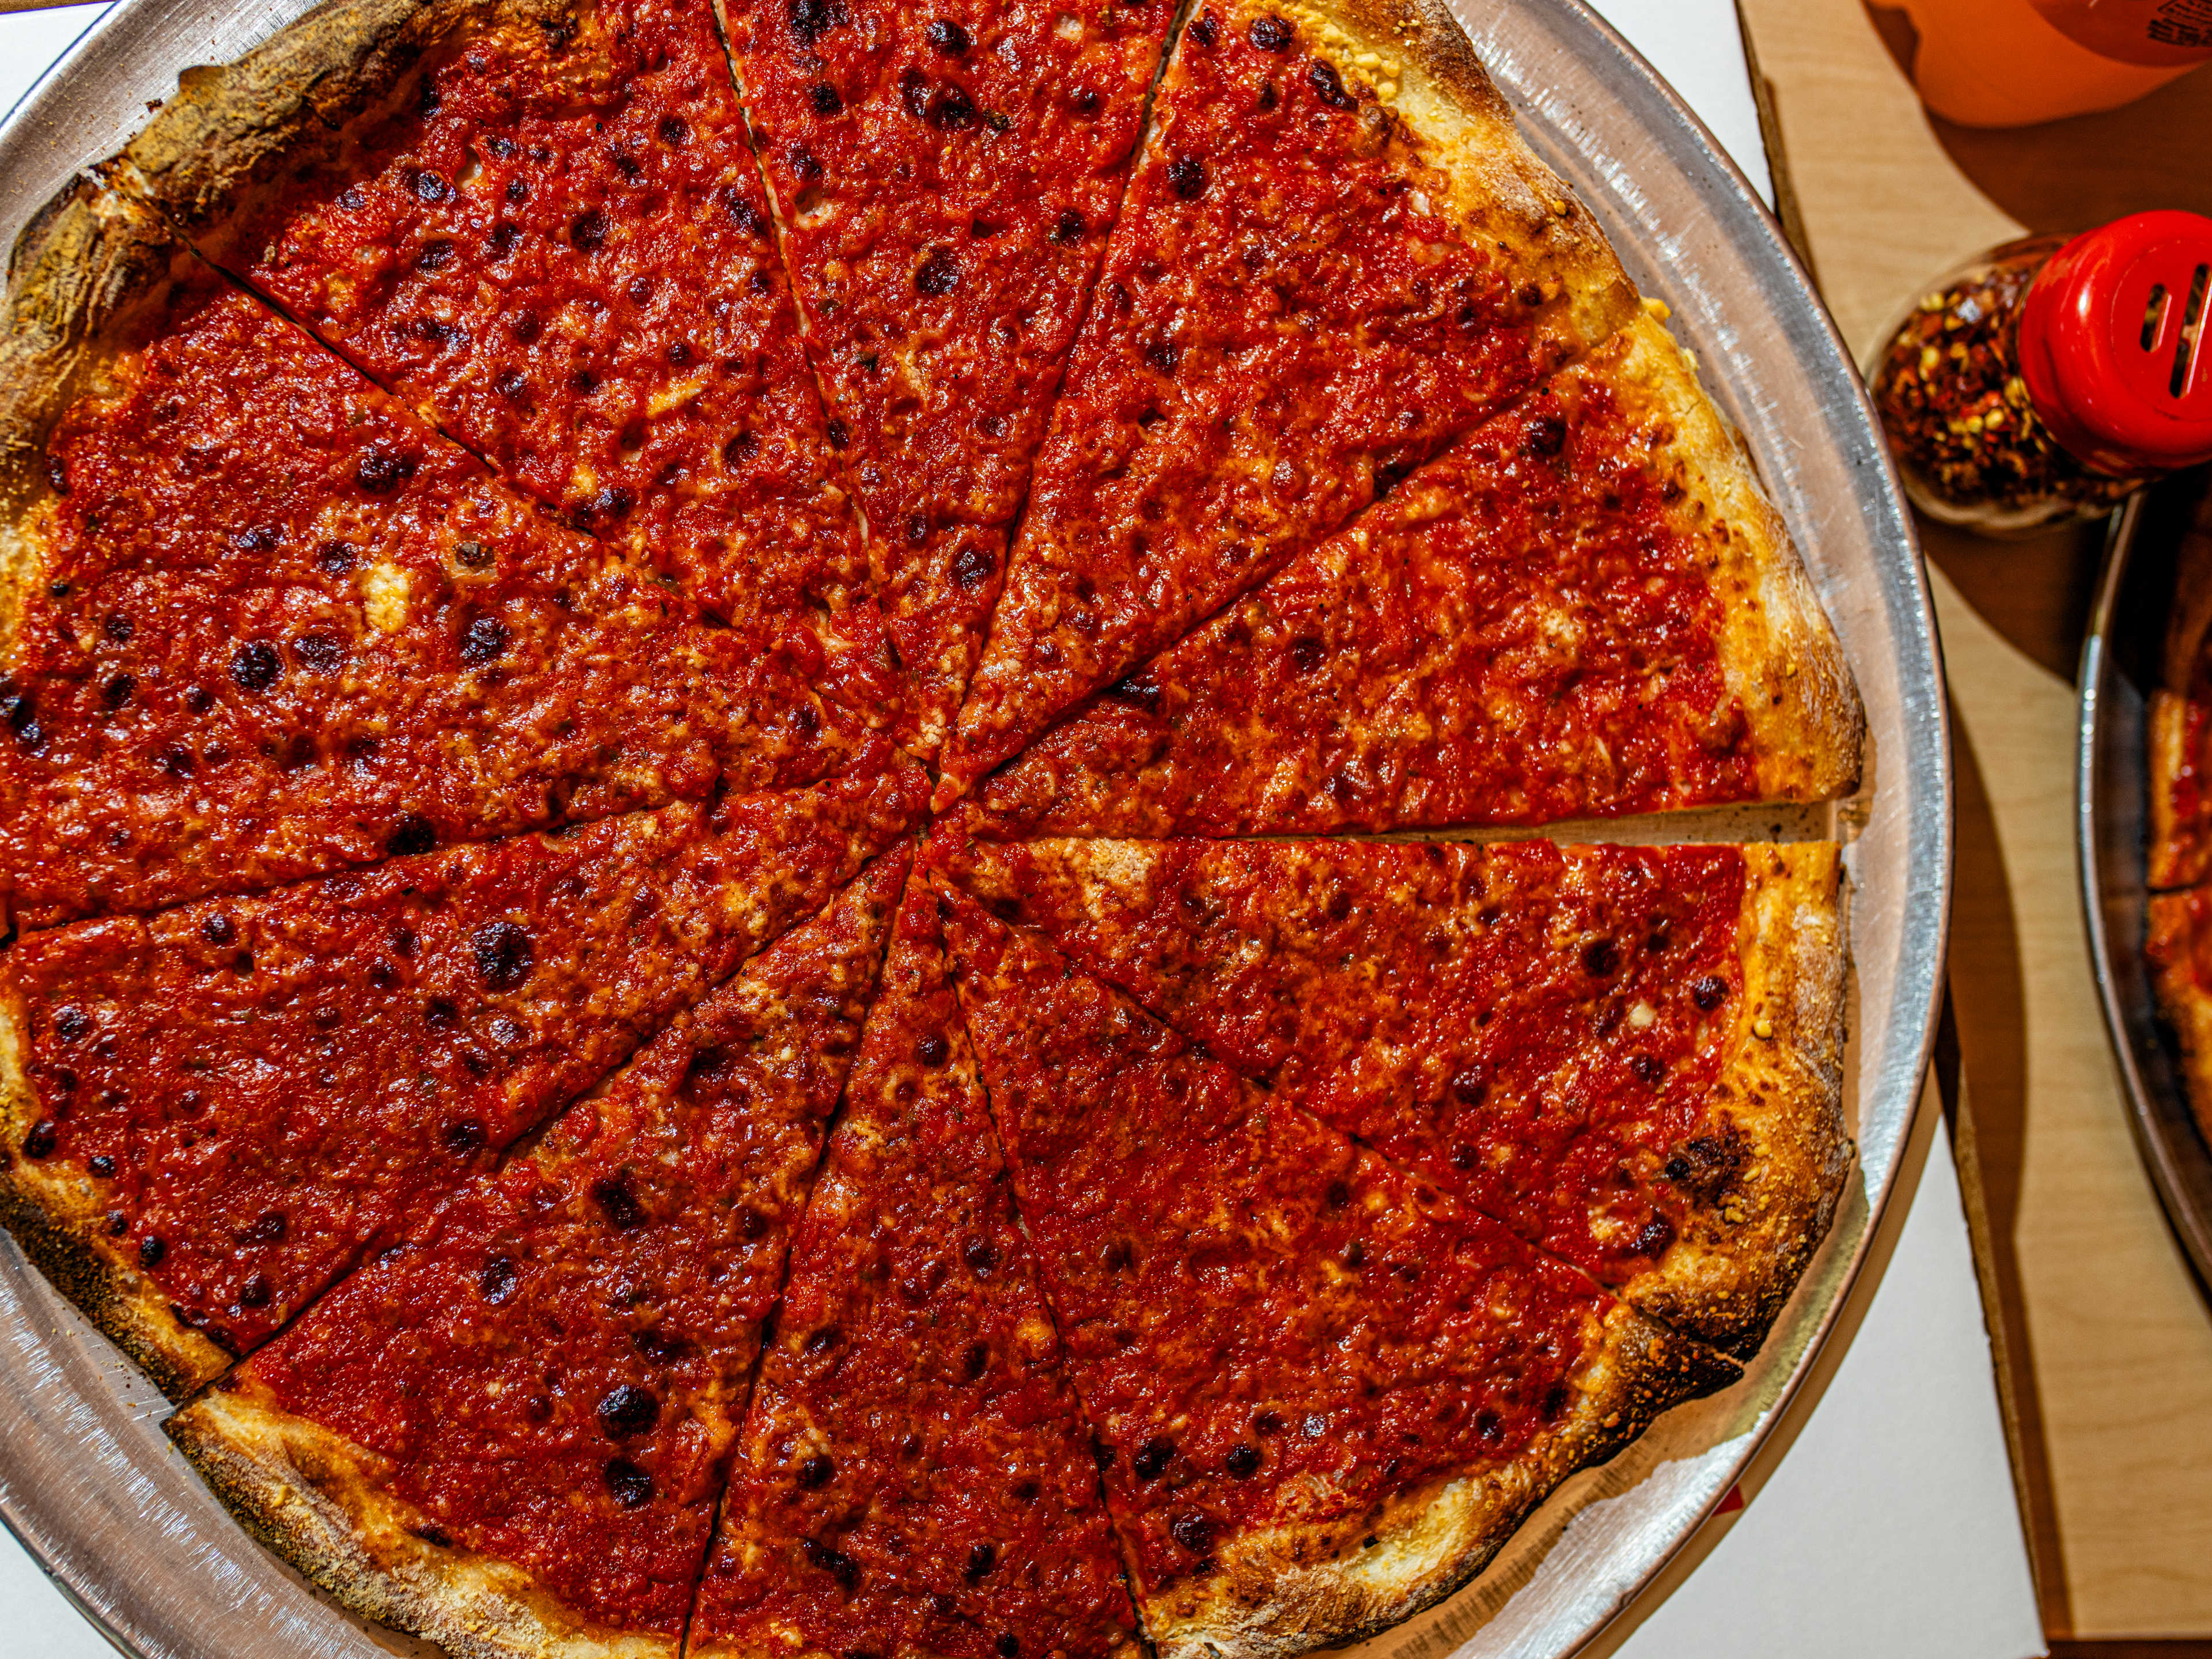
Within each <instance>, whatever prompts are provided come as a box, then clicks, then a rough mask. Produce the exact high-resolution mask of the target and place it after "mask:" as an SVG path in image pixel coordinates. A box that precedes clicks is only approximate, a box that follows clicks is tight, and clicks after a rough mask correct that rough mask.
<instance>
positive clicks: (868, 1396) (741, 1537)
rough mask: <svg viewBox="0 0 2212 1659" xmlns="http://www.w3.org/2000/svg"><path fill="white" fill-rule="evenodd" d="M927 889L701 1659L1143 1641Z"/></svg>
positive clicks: (1075, 1650) (882, 1025) (797, 1270)
mask: <svg viewBox="0 0 2212 1659" xmlns="http://www.w3.org/2000/svg"><path fill="white" fill-rule="evenodd" d="M939 902H940V901H939V897H938V896H937V895H936V894H935V893H933V892H932V891H930V890H927V888H926V887H925V886H924V885H923V884H921V882H915V884H913V885H912V886H911V887H910V888H909V889H908V895H907V898H906V902H905V903H904V905H903V906H902V908H901V910H900V914H899V920H898V926H897V931H896V934H895V936H894V939H893V943H892V945H891V954H890V960H889V962H888V963H886V964H885V966H884V989H883V992H882V994H881V995H880V998H879V1000H878V1002H877V1004H876V1006H875V1007H874V1008H873V1009H872V1011H871V1012H870V1013H869V1016H868V1025H867V1030H866V1036H865V1037H864V1038H863V1041H862V1046H861V1051H860V1061H859V1063H858V1065H857V1066H855V1067H854V1073H853V1079H852V1083H851V1085H850V1087H849V1089H848V1091H847V1098H846V1103H845V1106H844V1109H843V1112H842V1115H841V1116H840V1118H839V1120H838V1127H837V1129H836V1133H835V1134H834V1135H833V1136H832V1137H831V1139H830V1146H829V1156H828V1158H827V1161H826V1163H825V1165H824V1168H823V1173H822V1175H821V1176H820V1178H819V1179H818V1180H817V1182H816V1183H815V1188H814V1194H813V1197H812V1198H811V1200H810V1201H809V1204H808V1206H807V1212H806V1218H805V1222H804V1223H803V1224H802V1225H801V1226H800V1228H799V1236H798V1238H797V1240H796V1241H795V1243H793V1248H792V1260H791V1273H790V1278H789V1280H788V1282H787V1284H786V1285H785V1287H784V1291H783V1301H782V1305H781V1311H780V1313H779V1315H778V1322H777V1329H776V1334H775V1340H774V1341H773V1342H772V1343H771V1344H770V1346H769V1349H768V1352H767V1353H766V1356H765V1357H764V1358H763V1363H762V1367H761V1374H760V1381H759V1383H758V1384H757V1386H756V1388H755V1389H754V1393H753V1401H752V1407H751V1410H750V1413H749V1414H748V1416H747V1419H746V1424H745V1430H744V1436H743V1437H742V1439H741V1441H740V1449H739V1453H738V1469H737V1474H735V1476H734V1477H733V1478H732V1482H731V1486H730V1494H729V1497H728V1498H727V1499H726V1502H725V1504H724V1505H723V1516H722V1524H721V1534H720V1541H719V1542H718V1544H717V1545H716V1547H715V1549H714V1553H713V1555H712V1556H711V1557H710V1558H709V1566H708V1575H707V1579H706V1583H705V1585H704V1587H703V1589H702V1591H701V1594H700V1598H699V1604H698V1607H697V1610H696V1612H695V1613H694V1614H693V1615H692V1620H691V1631H690V1644H689V1648H688V1651H689V1653H690V1654H691V1655H692V1656H696V1659H769V1656H779V1655H787V1656H800V1655H831V1656H834V1655H844V1654H854V1653H871V1654H891V1655H918V1654H926V1655H935V1656H939V1659H1007V1656H1009V1655H1011V1656H1013V1659H1021V1656H1024V1655H1026V1656H1030V1659H1049V1656H1054V1655H1058V1656H1061V1659H1109V1656H1117V1655H1120V1656H1126V1655H1132V1654H1133V1653H1134V1652H1135V1642H1134V1638H1133V1634H1132V1624H1133V1619H1132V1614H1131V1611H1130V1607H1129V1599H1128V1595H1127V1590H1126V1589H1124V1587H1123V1582H1122V1570H1121V1558H1120V1556H1119V1553H1117V1551H1116V1549H1115V1543H1114V1540H1113V1537H1112V1534H1111V1533H1110V1532H1109V1528H1108V1524H1107V1521H1106V1516H1105V1510H1104V1509H1103V1505H1102V1504H1101V1503H1100V1499H1099V1494H1098V1471H1097V1465H1096V1463H1095V1462H1094V1461H1093V1458H1092V1454H1091V1440H1090V1437H1089V1436H1088V1435H1087V1434H1086V1433H1085V1432H1084V1430H1083V1426H1082V1418H1081V1413H1080V1412H1079V1409H1078V1407H1077V1406H1076V1404H1075V1401H1074V1400H1073V1396H1072V1395H1070V1393H1069V1391H1068V1385H1067V1382H1066V1375H1065V1371H1064V1370H1063V1360H1062V1356H1061V1353H1060V1343H1059V1340H1058V1338H1057V1336H1056V1335H1055V1334H1054V1328H1053V1324H1052V1319H1051V1316H1050V1314H1049V1312H1048V1310H1047V1309H1046V1307H1045V1304H1044V1303H1043V1302H1042V1299H1041V1298H1040V1296H1039V1292H1038V1288H1037V1284H1036V1276H1035V1275H1036V1269H1035V1267H1034V1264H1033V1262H1032V1261H1031V1259H1030V1248H1029V1245H1028V1243H1027V1241H1026V1239H1025V1238H1024V1236H1023V1233H1022V1231H1021V1228H1020V1226H1019V1225H1018V1222H1017V1221H1016V1219H1015V1214H1014V1209H1013V1206H1012V1201H1011V1198H1010V1194H1009V1193H1008V1191H1007V1187H1006V1172H1005V1169H1004V1166H1003V1164H1001V1162H1000V1157H999V1152H998V1147H997V1141H996V1139H995V1137H994V1133H993V1131H992V1127H991V1121H990V1114H989V1109H988V1106H987V1103H986V1101H985V1099H984V1097H983V1091H982V1087H981V1084H980V1082H979V1081H978V1079H977V1078H976V1074H975V1055H974V1054H973V1052H972V1050H971V1049H970V1048H969V1043H968V1041H967V1037H966V1035H965V1033H964V1031H963V1028H962V1025H961V1020H960V1014H959V1010H958V1008H957V1005H956V1003H955V999H954V994H953V988H952V984H951V979H950V977H949V976H948V975H947V972H946V965H945V957H944V954H943V943H942V940H941V939H940V937H939V917H938V908H939Z"/></svg>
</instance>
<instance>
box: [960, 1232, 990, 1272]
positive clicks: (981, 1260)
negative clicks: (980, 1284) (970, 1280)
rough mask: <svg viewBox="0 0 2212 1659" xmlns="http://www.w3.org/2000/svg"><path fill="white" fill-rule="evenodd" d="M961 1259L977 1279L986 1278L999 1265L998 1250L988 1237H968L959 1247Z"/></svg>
mask: <svg viewBox="0 0 2212 1659" xmlns="http://www.w3.org/2000/svg"><path fill="white" fill-rule="evenodd" d="M960 1255H961V1259H962V1260H963V1261H965V1262H967V1264H968V1271H969V1273H973V1274H975V1277H976V1278H978V1279H988V1278H989V1277H990V1276H991V1274H992V1273H994V1271H995V1270H996V1269H997V1267H998V1265H999V1251H998V1248H997V1246H995V1245H994V1244H993V1243H991V1241H990V1240H989V1239H987V1238H981V1237H976V1238H970V1239H969V1240H968V1241H967V1243H964V1244H963V1245H962V1246H961V1247H960Z"/></svg>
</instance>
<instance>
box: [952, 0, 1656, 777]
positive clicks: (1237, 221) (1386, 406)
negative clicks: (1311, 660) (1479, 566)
mask: <svg viewBox="0 0 2212 1659" xmlns="http://www.w3.org/2000/svg"><path fill="white" fill-rule="evenodd" d="M1635 305H1636V299H1635V295H1634V292H1633V290H1632V288H1631V287H1630V285H1629V283H1628V281H1627V279H1626V277H1625V276H1623V275H1622V273H1621V270H1620V265H1619V264H1618V263H1617V262H1616V261H1615V259H1614V258H1613V252H1612V251H1611V249H1610V248H1609V247H1608V246H1607V244H1606V241H1605V239H1604V237H1603V235H1602V234H1601V233H1600V232H1599V231H1598V229H1597V228H1596V226H1595V223H1594V222H1592V220H1591V218H1590V216H1589V213H1588V211H1587V210H1585V209H1583V207H1582V206H1581V205H1580V204H1578V203H1577V202H1576V201H1575V199H1574V197H1573V194H1572V192H1571V191H1570V190H1569V189H1568V188H1567V186H1566V185H1565V184H1563V183H1561V182H1560V181H1559V179H1557V178H1555V177H1554V176H1553V174H1552V173H1549V172H1548V171H1547V170H1546V169H1545V168H1544V167H1542V166H1541V164H1540V163H1538V161H1536V160H1535V158H1534V155H1531V154H1530V152H1529V151H1528V149H1527V147H1526V146H1525V145H1524V144H1523V143H1522V142H1521V139H1520V137H1519V136H1518V135H1517V134H1516V132H1515V131H1514V128H1513V122H1512V117H1511V114H1510V112H1509V111H1508V110H1507V108H1506V106H1505V104H1504V100H1502V99H1501V98H1500V97H1499V96H1498V93H1497V91H1496V89H1495V88H1493V87H1492V85H1491V83H1490V81H1489V78H1488V77H1487V76H1486V75H1485V73H1484V72H1483V70H1482V66H1481V65H1480V64H1479V63H1478V62H1477V61H1476V59H1475V57H1474V52H1473V50H1472V49H1471V48H1470V47H1469V46H1468V43H1467V40H1466V37H1465V36H1464V35H1463V34H1462V33H1461V32H1460V28H1459V25H1458V24H1457V23H1456V22H1455V21H1454V20H1453V18H1452V16H1451V15H1450V13H1449V9H1447V8H1446V7H1445V5H1444V4H1443V0H1389V3H1388V4H1385V5H1381V6H1376V7H1372V8H1364V7H1350V8H1346V7H1335V6H1330V5H1326V4H1311V5H1301V4H1285V5H1283V6H1280V7H1273V6H1271V5H1270V4H1267V3H1264V0H1206V3H1204V4H1201V5H1200V7H1199V8H1198V9H1196V10H1195V11H1194V13H1193V15H1192V16H1191V18H1190V21H1189V22H1188V26H1187V27H1185V28H1184V30H1183V32H1182V35H1181V37H1180V38H1179V40H1178V41H1177V43H1176V47H1175V50H1174V53H1173V58H1172V61H1171V62H1170V65H1169V68H1168V71H1167V74H1166V76H1165V78H1164V82H1163V83H1162V85H1161V88H1160V90H1159V93H1158V97H1157V100H1156V101H1155V105H1154V108H1153V116H1152V131H1151V133H1150V136H1149V137H1148V138H1147V140H1146V147H1145V151H1144V154H1143V155H1142V157H1141V158H1140V160H1139V162H1138V164H1137V167H1136V170H1135V172H1134V173H1133V176H1132V178H1131V180H1130V183H1129V186H1128V191H1127V197H1126V200H1125V202H1124V204H1123V210H1122V213H1121V219H1120V221H1119V222H1118V223H1117V224H1116V226H1115V230H1114V234H1113V236H1112V237H1111V239H1110V240H1109V242H1108V244H1107V249H1106V254H1105V260H1104V264H1103V269H1102V270H1101V272H1100V276H1099V279H1098V284H1097V291H1096V293H1095V295H1094V297H1093V300H1092V303H1091V311H1090V314H1089V316H1088V318H1087V319H1086V320H1085V324H1084V328H1083V331H1082V333H1081V335H1080V336H1079V338H1078V340H1077V343H1076V345H1075V347H1074V349H1073V353H1072V355H1071V356H1070V358H1069V362H1068V369H1067V374H1066V383H1065V385H1064V386H1063V388H1062V391H1061V395H1060V402H1059V404H1057V406H1056V407H1055V409H1054V414H1053V421H1052V426H1051V429H1050V431H1049V433H1048V435H1047V437H1046V440H1045V443H1044V446H1043V447H1042V450H1041V451H1040V452H1039V454H1038V457H1037V460H1036V470H1035V476H1034V477H1033V479H1032V482H1031V487H1030V498H1029V504H1028V507H1027V508H1026V510H1025V512H1024V517H1023V521H1022V526H1021V531H1020V533H1019V535H1018V538H1017V540H1016V543H1015V545H1014V549H1013V552H1012V559H1011V563H1010V565H1009V568H1008V572H1007V576H1006V591H1005V592H1004V593H1003V594H1002V595H1001V596H1000V601H999V605H998V608H997V611H996V612H995V613H994V617H993V619H992V624H991V638H990V642H989V644H988V646H987V647H986V648H985V651H984V653H983V657H982V659H981V664H980V665H979V666H978V668H977V670H976V671H975V679H974V681H973V683H972V684H971V685H970V687H969V696H968V701H967V702H966V703H965V705H964V706H963V708H962V710H961V713H960V717H959V720H958V723H957V726H956V727H955V730H954V734H953V737H952V739H951V742H950V743H949V744H948V745H947V747H946V749H945V782H944V785H943V787H942V788H941V789H940V791H939V795H940V799H949V798H951V796H953V795H956V794H957V793H959V792H960V791H962V790H963V789H965V788H967V787H969V786H971V785H972V784H973V783H974V782H975V780H976V779H977V778H979V777H980V776H981V775H982V774H983V773H985V772H987V770H989V769H991V768H992V767H993V766H994V765H996V764H997V763H999V762H1000V761H1001V760H1003V759H1005V758H1006V757H1007V756H1008V755H1010V754H1012V752H1013V751H1014V750H1017V749H1018V748H1019V747H1020V746H1021V745H1022V744H1024V742H1025V741H1027V740H1028V739H1029V738H1031V737H1033V736H1034V735H1036V732H1039V731H1040V730H1042V728H1043V727H1044V726H1046V725H1047V724H1048V722H1049V721H1051V720H1053V719H1054V718H1055V717H1056V716H1058V715H1059V714H1061V713H1062V712H1063V711H1065V710H1066V709H1067V708H1069V707H1071V706H1072V705H1073V704H1074V703H1075V702H1078V701H1079V699H1081V698H1082V697H1084V696H1087V695H1088V694H1090V693H1091V692H1092V691H1095V690H1098V689H1099V688H1101V687H1102V686H1104V685H1106V684H1109V683H1111V682H1113V681H1115V680H1118V679H1120V678H1121V677H1122V675H1123V674H1124V673H1126V672H1127V671H1128V670H1129V669H1130V668H1132V667H1133V666H1135V665H1138V664H1139V663H1141V662H1143V661H1144V660H1145V659H1146V658H1148V657H1150V656H1152V655H1153V654H1154V653H1157V652H1158V651H1159V650H1161V649H1162V648H1164V647H1166V646H1168V645H1169V644H1170V643H1172V642H1173V641H1175V640H1176V639H1178V638H1180V637H1181V636H1182V635H1183V634H1184V633H1186V632H1187V631H1188V629H1190V628H1191V626H1192V625H1193V624H1194V623H1197V622H1199V621H1200V619H1202V618H1203V617H1206V616H1207V615H1209V614H1210V613H1211V612H1212V611H1214V610H1216V609H1218V607H1219V606H1220V605H1223V604H1224V603H1225V602H1226V601H1228V600H1229V599H1233V598H1234V597H1236V596H1237V594H1239V593H1241V592H1244V591H1245V590H1247V589H1249V588H1250V587H1253V586H1256V585H1257V584H1258V583H1260V582H1261V581H1264V580H1267V578H1268V577H1270V576H1272V575H1273V574H1275V572H1276V571H1277V570H1278V569H1279V568H1281V567H1282V565H1283V564H1284V563H1285V562H1286V561H1287V560H1288V559H1290V558H1291V556H1294V555H1296V554H1297V553H1298V552H1299V551H1301V550H1304V548H1306V547H1307V546H1310V544H1313V543H1314V542H1316V541H1318V540H1319V539H1321V538H1322V537H1325V536H1327V535H1329V534H1331V533H1333V532H1334V531H1336V530H1337V529H1338V528H1340V526H1342V525H1343V524H1344V523H1345V522H1346V520H1348V519H1350V518H1351V517H1352V514H1353V513H1357V512H1358V510H1359V509H1360V508H1362V507H1365V506H1366V505H1367V504H1368V503H1369V502H1370V501H1371V500H1373V499H1374V497H1375V496H1376V495H1377V494H1379V493H1384V492H1387V491H1388V489H1389V487H1390V485H1391V484H1392V483H1394V482H1395V480H1397V479H1398V478H1401V477H1403V476H1404V475H1405V474H1406V473H1407V472H1409V471H1412V470H1413V468H1414V467H1416V466H1418V465H1420V464H1421V463H1422V462H1424V461H1425V460H1427V459H1430V458H1431V456H1432V455H1434V454H1435V453H1437V451H1438V450H1440V449H1442V448H1443V447H1444V446H1445V445H1446V444H1447V443H1448V442H1449V441H1451V440H1452V439H1453V438H1455V437H1456V436H1458V435H1460V434H1461V433H1462V432H1465V431H1467V430H1468V428H1472V427H1474V426H1475V425H1477V424H1479V423H1480V422H1481V421H1482V420H1483V419H1485V418H1486V417H1487V416H1490V415H1492V414H1494V413H1496V412H1497V411H1498V410H1499V409H1500V408H1501V407H1503V406H1504V405H1505V404H1510V403H1511V402H1513V401H1514V400H1516V399H1517V398H1521V397H1522V396H1524V395H1526V394H1527V393H1528V392H1530V391H1532V390H1533V389H1534V388H1535V387H1536V386H1538V385H1540V384H1541V382H1542V380H1544V379H1545V377H1546V376H1547V374H1550V373H1551V372H1552V371H1553V369H1555V368H1558V367H1559V365H1560V364H1561V363H1562V362H1565V361H1567V360H1569V359H1571V358H1572V357H1575V356H1579V355H1580V354H1581V353H1583V352H1584V351H1586V350H1588V349H1590V348H1591V347H1593V346H1595V345H1598V344H1600V343H1602V342H1603V341H1604V340H1605V339H1606V338H1607V337H1609V336H1610V335H1611V334H1612V333H1613V331H1615V330H1616V329H1618V328H1619V327H1620V325H1622V324H1623V323H1625V322H1626V321H1627V320H1628V319H1629V317H1630V315H1631V314H1632V312H1633V311H1634V309H1635Z"/></svg>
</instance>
